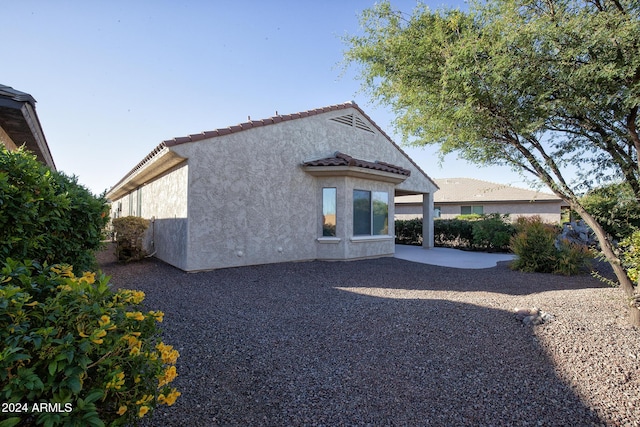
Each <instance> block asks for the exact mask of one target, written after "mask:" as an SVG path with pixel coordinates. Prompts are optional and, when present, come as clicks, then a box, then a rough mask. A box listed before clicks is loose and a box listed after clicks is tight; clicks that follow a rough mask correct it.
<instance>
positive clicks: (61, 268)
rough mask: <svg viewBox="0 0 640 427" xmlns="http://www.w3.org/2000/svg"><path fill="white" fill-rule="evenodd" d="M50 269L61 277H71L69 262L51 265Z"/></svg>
mask: <svg viewBox="0 0 640 427" xmlns="http://www.w3.org/2000/svg"><path fill="white" fill-rule="evenodd" d="M51 271H52V272H54V273H56V274H57V275H59V276H62V277H69V278H71V279H73V278H74V277H75V276H74V275H73V267H72V266H70V265H69V264H57V265H55V266H53V267H51Z"/></svg>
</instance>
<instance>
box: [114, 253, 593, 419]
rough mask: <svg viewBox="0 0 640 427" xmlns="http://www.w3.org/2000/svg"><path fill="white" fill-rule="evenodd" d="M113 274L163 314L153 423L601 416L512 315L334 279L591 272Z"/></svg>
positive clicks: (462, 281) (420, 284)
mask: <svg viewBox="0 0 640 427" xmlns="http://www.w3.org/2000/svg"><path fill="white" fill-rule="evenodd" d="M102 268H103V270H104V272H105V273H106V274H109V275H112V283H113V284H114V285H115V286H122V287H127V288H133V289H140V290H143V291H144V292H145V293H146V294H147V298H146V304H147V306H148V307H149V309H160V310H162V311H164V312H165V321H164V323H163V324H162V328H163V329H164V335H165V341H166V342H168V343H170V344H173V345H174V346H175V347H177V348H178V349H179V351H180V355H181V356H180V358H179V360H178V373H179V377H178V378H177V379H176V381H175V383H174V384H175V385H176V386H177V387H178V388H179V390H180V391H181V392H182V396H181V397H180V398H179V399H178V401H177V403H176V404H175V405H174V406H173V407H171V408H167V407H161V408H159V410H157V411H156V413H155V414H154V416H153V418H152V419H151V420H150V421H149V423H148V425H155V426H182V425H193V426H210V425H243V426H244V425H251V426H255V425H265V426H280V425H282V426H294V425H295V426H297V425H326V426H334V425H374V426H378V425H410V426H426V425H434V426H452V425H456V426H459V425H469V426H483V425H518V426H537V425H545V426H560V425H580V426H584V425H591V424H593V423H599V420H598V418H597V417H596V415H595V414H594V413H593V412H592V411H591V410H590V409H589V408H587V407H586V406H585V405H583V403H582V402H581V401H580V399H579V398H578V397H577V396H576V395H575V394H574V393H573V392H572V390H571V389H570V388H569V387H567V385H566V384H564V383H563V382H562V381H561V380H560V379H558V378H557V377H556V375H555V373H554V367H553V365H552V363H551V362H550V361H549V360H548V359H547V357H546V356H545V353H544V351H543V350H542V349H541V348H540V346H539V345H538V343H537V341H536V339H535V335H534V334H533V332H532V330H531V329H529V328H526V327H523V326H522V325H521V324H519V323H518V322H517V321H515V320H514V318H513V315H512V313H510V312H509V311H503V310H498V309H492V308H485V307H481V306H477V305H473V304H468V303H462V302H454V301H448V300H444V299H411V298H407V299H396V298H389V297H385V295H384V293H383V295H381V296H370V295H363V294H362V293H357V292H349V291H345V290H341V289H338V288H349V289H358V288H378V289H392V290H393V289H396V290H412V291H420V290H425V291H426V290H454V291H490V292H500V293H505V294H510V295H524V294H529V293H534V292H542V291H546V290H553V289H567V288H574V287H575V288H579V287H580V288H584V287H596V286H600V284H599V282H597V281H595V279H591V278H590V277H588V276H587V277H581V278H578V279H576V278H565V277H558V276H547V275H536V274H522V273H517V272H513V271H510V270H509V269H508V268H507V267H506V266H499V267H496V268H493V269H487V270H473V271H469V270H455V269H449V268H442V267H435V266H429V265H424V264H414V263H410V262H405V261H401V260H397V259H392V258H389V259H381V260H366V261H355V262H336V263H326V262H307V263H284V264H274V265H265V266H256V267H243V268H233V269H226V270H217V271H212V272H205V273H196V274H187V273H183V272H181V271H179V270H176V269H174V268H172V267H170V266H168V265H166V264H163V263H161V262H158V261H154V260H147V261H144V262H142V263H140V264H130V265H120V264H115V263H109V262H104V261H103V263H102Z"/></svg>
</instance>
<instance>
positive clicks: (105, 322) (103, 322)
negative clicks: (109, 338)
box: [98, 314, 111, 326]
mask: <svg viewBox="0 0 640 427" xmlns="http://www.w3.org/2000/svg"><path fill="white" fill-rule="evenodd" d="M109 323H111V318H110V317H109V316H107V315H106V314H104V315H102V316H101V317H100V320H98V324H99V325H100V326H105V325H108V324H109Z"/></svg>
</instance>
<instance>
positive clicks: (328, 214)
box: [322, 187, 337, 237]
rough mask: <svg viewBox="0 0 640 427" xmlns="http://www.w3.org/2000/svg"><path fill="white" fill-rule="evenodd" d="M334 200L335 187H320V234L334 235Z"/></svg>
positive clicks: (335, 194)
mask: <svg viewBox="0 0 640 427" xmlns="http://www.w3.org/2000/svg"><path fill="white" fill-rule="evenodd" d="M336 200H337V192H336V189H335V188H328V187H327V188H323V189H322V235H323V236H329V237H335V235H336Z"/></svg>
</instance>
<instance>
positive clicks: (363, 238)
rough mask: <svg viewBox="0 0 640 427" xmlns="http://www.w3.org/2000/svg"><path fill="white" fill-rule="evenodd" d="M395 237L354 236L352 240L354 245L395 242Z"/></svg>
mask: <svg viewBox="0 0 640 427" xmlns="http://www.w3.org/2000/svg"><path fill="white" fill-rule="evenodd" d="M394 239H395V238H394V237H393V236H389V235H380V236H353V237H352V238H351V239H350V240H351V241H352V242H353V243H366V242H386V241H389V240H394Z"/></svg>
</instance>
